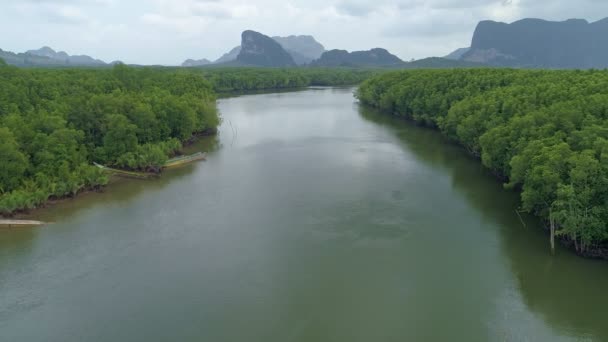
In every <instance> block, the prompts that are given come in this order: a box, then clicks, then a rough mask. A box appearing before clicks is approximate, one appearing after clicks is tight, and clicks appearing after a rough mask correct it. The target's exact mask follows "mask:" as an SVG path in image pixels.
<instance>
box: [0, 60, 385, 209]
mask: <svg viewBox="0 0 608 342" xmlns="http://www.w3.org/2000/svg"><path fill="white" fill-rule="evenodd" d="M373 74H374V72H372V71H365V70H363V71H362V70H359V71H358V70H348V69H343V70H331V69H256V68H232V69H228V68H225V69H176V68H131V67H126V66H124V65H116V66H114V67H113V68H101V69H18V68H16V67H13V66H7V65H6V64H5V63H3V61H2V60H0V215H10V214H12V213H14V212H15V211H19V210H27V209H32V208H36V207H38V206H40V205H41V204H43V203H45V202H46V201H47V200H49V199H53V198H62V197H66V196H73V195H75V194H77V193H78V192H80V191H83V190H86V189H95V188H98V187H100V186H103V185H105V184H106V183H107V181H108V179H107V177H106V176H105V175H104V174H103V173H102V171H101V170H100V169H98V168H96V167H94V166H92V163H93V162H97V163H100V164H104V165H108V166H110V167H114V168H120V169H126V170H134V171H158V170H160V167H161V165H163V164H164V163H165V162H166V161H167V159H168V158H169V157H170V156H172V155H174V154H175V152H176V151H177V150H179V149H180V148H181V146H182V142H184V141H186V140H189V139H191V138H192V137H193V135H197V134H201V133H212V132H215V130H216V128H217V126H218V125H219V117H218V114H217V110H216V107H215V99H216V92H237V91H251V90H262V89H286V88H297V87H305V86H310V85H319V86H321V85H322V86H326V85H346V84H356V83H359V82H361V81H363V80H364V79H366V78H369V77H371V76H372V75H373Z"/></svg>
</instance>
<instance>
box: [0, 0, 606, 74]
mask: <svg viewBox="0 0 608 342" xmlns="http://www.w3.org/2000/svg"><path fill="white" fill-rule="evenodd" d="M0 2H1V7H2V10H1V11H0V28H1V29H2V32H3V34H2V36H1V38H0V48H1V49H3V50H8V51H13V52H24V51H26V50H29V49H37V48H40V47H42V46H50V47H52V48H54V49H55V50H58V51H59V50H62V51H66V52H68V53H69V54H87V55H90V56H93V57H95V58H100V59H102V60H104V61H106V62H111V61H114V60H121V61H123V62H125V63H137V64H162V65H178V64H180V63H181V62H182V61H184V60H185V59H188V58H193V59H201V58H207V59H211V60H215V59H217V58H218V57H220V56H221V55H222V54H223V53H225V52H227V51H228V50H230V49H231V48H233V47H235V46H237V45H239V44H240V33H241V32H242V31H244V30H247V29H251V30H255V31H259V32H262V33H264V34H266V35H269V36H274V35H278V36H286V35H292V34H295V35H299V34H307V35H313V36H314V37H315V38H316V39H317V40H318V41H319V42H320V43H322V44H323V45H324V46H325V48H326V49H345V50H349V51H353V50H368V49H371V48H375V47H383V48H386V49H388V50H389V51H390V52H392V53H394V54H396V55H397V56H399V57H400V58H402V59H404V60H411V59H420V58H424V57H430V56H444V55H446V54H448V53H450V52H451V51H453V50H455V49H457V48H460V47H466V46H469V45H470V41H471V38H472V35H473V31H474V30H475V26H476V25H477V23H478V22H479V21H481V20H496V21H504V22H512V21H515V20H519V19H522V18H528V17H534V18H542V19H547V20H566V19H569V18H582V19H587V20H589V21H596V20H599V19H602V18H603V17H606V16H608V0H393V1H389V0H0Z"/></svg>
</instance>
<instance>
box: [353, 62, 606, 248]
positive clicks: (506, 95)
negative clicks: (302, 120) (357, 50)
mask: <svg viewBox="0 0 608 342" xmlns="http://www.w3.org/2000/svg"><path fill="white" fill-rule="evenodd" d="M607 86H608V74H606V73H605V72H601V71H585V72H581V71H548V70H509V69H478V70H476V69H471V70H434V71H430V70H420V71H407V72H394V73H389V74H385V75H381V76H378V77H375V78H372V79H370V80H368V81H366V82H364V83H363V85H362V86H361V87H360V88H359V91H358V94H357V96H358V98H359V99H360V100H361V102H362V103H364V104H366V105H369V106H372V107H375V108H378V109H379V110H381V111H383V112H385V113H388V114H391V115H396V116H399V117H403V118H407V119H410V120H413V121H415V122H416V123H418V124H421V125H424V126H428V127H431V128H434V129H437V130H439V131H440V132H441V133H442V134H443V135H444V136H446V137H447V138H448V139H450V140H451V141H453V142H455V143H457V144H459V145H460V146H462V147H463V148H464V149H466V150H467V151H468V152H469V153H470V154H471V155H473V156H475V157H476V158H478V159H479V160H480V161H481V163H482V164H483V165H484V166H485V167H486V168H488V169H489V170H490V172H492V173H493V174H495V175H499V177H498V178H502V179H503V180H504V179H506V180H507V181H506V183H505V187H506V188H507V189H511V190H516V191H518V192H519V193H520V198H521V209H522V210H523V211H526V212H528V213H532V214H534V215H536V216H537V217H539V218H540V219H541V220H542V221H543V222H549V223H550V224H549V226H552V227H555V230H556V239H557V240H560V241H561V242H562V244H564V245H565V246H567V247H569V248H573V250H574V251H575V252H576V254H578V255H580V256H584V257H589V258H600V259H608V248H607V247H606V246H607V245H608V240H607V239H608V224H607V223H608V208H606V207H605V202H606V200H608V182H605V181H603V180H604V179H606V175H607V172H608V168H606V167H605V166H604V162H603V161H604V160H605V159H606V157H608V152H606V151H608V150H607V149H605V148H604V145H605V144H604V143H603V141H604V140H605V139H604V137H603V135H602V134H601V133H600V128H601V127H604V126H606V125H608V122H606V121H605V120H604V119H603V118H604V114H603V111H602V110H601V109H600V108H601V106H600V107H598V106H597V105H599V104H601V103H606V102H607V101H608V90H607V89H608V88H607ZM596 104H597V105H596ZM601 129H603V128H601ZM502 175H504V176H502Z"/></svg>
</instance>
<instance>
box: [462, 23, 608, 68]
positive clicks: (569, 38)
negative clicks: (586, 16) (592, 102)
mask: <svg viewBox="0 0 608 342" xmlns="http://www.w3.org/2000/svg"><path fill="white" fill-rule="evenodd" d="M462 59H463V60H465V61H470V62H481V63H488V64H490V65H498V66H514V67H531V68H562V69H573V68H580V69H588V68H602V69H603V68H607V67H608V18H606V19H603V20H600V21H597V22H594V23H589V22H587V21H586V20H582V19H570V20H566V21H562V22H555V21H546V20H541V19H523V20H520V21H516V22H514V23H511V24H506V23H501V22H494V21H482V22H480V23H479V24H478V25H477V28H476V29H475V33H474V35H473V40H472V43H471V50H470V51H468V52H466V53H465V54H464V55H463V56H462Z"/></svg>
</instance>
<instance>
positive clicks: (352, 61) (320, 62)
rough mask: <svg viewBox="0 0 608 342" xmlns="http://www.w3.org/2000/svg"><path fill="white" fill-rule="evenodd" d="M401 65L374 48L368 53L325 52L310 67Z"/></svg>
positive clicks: (400, 61) (386, 52)
mask: <svg viewBox="0 0 608 342" xmlns="http://www.w3.org/2000/svg"><path fill="white" fill-rule="evenodd" d="M403 64H404V62H403V61H402V60H401V59H399V57H397V56H395V55H392V54H391V53H390V52H388V51H387V50H385V49H381V48H375V49H371V50H369V51H353V52H348V51H345V50H331V51H327V52H325V53H323V55H321V57H320V58H319V59H317V60H315V61H314V62H312V64H311V65H312V66H323V67H339V66H344V67H370V66H376V67H377V66H381V67H399V66H402V65H403Z"/></svg>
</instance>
